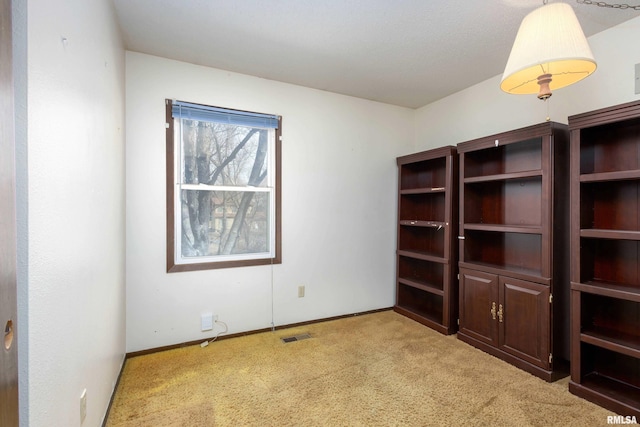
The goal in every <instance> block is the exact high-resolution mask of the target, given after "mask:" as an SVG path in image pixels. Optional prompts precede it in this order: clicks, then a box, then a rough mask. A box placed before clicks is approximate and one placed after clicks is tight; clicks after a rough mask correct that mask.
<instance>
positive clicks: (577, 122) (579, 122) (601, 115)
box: [569, 101, 640, 130]
mask: <svg viewBox="0 0 640 427" xmlns="http://www.w3.org/2000/svg"><path fill="white" fill-rule="evenodd" d="M634 118H640V101H633V102H628V103H626V104H620V105H615V106H612V107H606V108H601V109H599V110H594V111H589V112H587V113H581V114H575V115H573V116H569V130H574V129H582V128H588V127H593V126H599V125H603V124H607V123H614V122H620V121H624V120H629V119H634Z"/></svg>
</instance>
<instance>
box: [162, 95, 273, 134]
mask: <svg viewBox="0 0 640 427" xmlns="http://www.w3.org/2000/svg"><path fill="white" fill-rule="evenodd" d="M171 115H172V116H173V117H174V118H181V119H187V120H198V121H207V122H216V123H228V124H233V125H237V126H246V127H250V128H267V129H277V128H278V116H275V115H273V114H261V113H251V112H247V111H239V110H230V109H227V108H218V107H209V106H207V105H200V104H191V103H188V102H182V101H173V104H172V108H171Z"/></svg>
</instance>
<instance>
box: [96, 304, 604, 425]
mask: <svg viewBox="0 0 640 427" xmlns="http://www.w3.org/2000/svg"><path fill="white" fill-rule="evenodd" d="M305 332H308V333H309V334H311V336H312V338H309V339H305V340H301V341H297V342H292V343H288V344H285V343H283V342H282V341H281V340H280V338H282V337H288V336H292V335H296V334H300V333H305ZM567 381H568V379H564V380H561V381H558V382H556V383H553V384H549V383H546V382H544V381H542V380H540V379H538V378H536V377H534V376H532V375H530V374H528V373H526V372H524V371H521V370H519V369H517V368H515V367H513V366H511V365H509V364H507V363H505V362H502V361H501V360H499V359H497V358H494V357H492V356H489V355H488V354H485V353H483V352H481V351H480V350H477V349H475V348H473V347H471V346H469V345H467V344H465V343H462V342H460V341H459V340H458V339H457V338H456V337H455V336H444V335H440V334H438V333H436V332H434V331H432V330H431V329H429V328H427V327H424V326H422V325H420V324H418V323H416V322H414V321H412V320H410V319H408V318H406V317H404V316H401V315H399V314H397V313H394V312H392V311H384V312H380V313H375V314H368V315H363V316H356V317H350V318H346V319H341V320H335V321H329V322H323V323H317V324H313V325H307V326H304V327H297V328H292V329H286V330H280V331H275V332H267V333H261V334H254V335H249V336H245V337H239V338H231V339H227V340H222V341H217V342H214V343H212V344H211V345H209V346H208V347H205V348H201V347H200V346H198V345H196V346H191V347H186V348H181V349H177V350H170V351H165V352H160V353H155V354H150V355H145V356H139V357H134V358H131V359H128V360H127V362H126V365H125V368H124V372H123V375H122V378H121V380H120V384H119V386H118V390H117V391H116V395H115V397H114V402H113V406H112V408H111V412H110V414H109V415H108V420H107V426H109V427H116V426H126V427H130V426H136V427H138V426H154V427H159V426H448V425H450V426H519V427H522V426H580V427H584V426H601V425H607V415H614V414H612V413H611V412H609V411H606V410H604V409H602V408H600V407H598V406H596V405H594V404H591V403H589V402H587V401H585V400H583V399H580V398H578V397H576V396H573V395H571V394H570V393H569V392H568V391H567Z"/></svg>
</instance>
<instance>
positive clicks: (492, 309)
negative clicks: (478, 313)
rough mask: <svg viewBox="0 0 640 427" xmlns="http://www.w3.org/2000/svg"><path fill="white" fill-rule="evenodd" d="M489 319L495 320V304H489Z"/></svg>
mask: <svg viewBox="0 0 640 427" xmlns="http://www.w3.org/2000/svg"><path fill="white" fill-rule="evenodd" d="M501 307H502V306H501ZM491 317H492V318H493V320H496V303H495V302H492V303H491Z"/></svg>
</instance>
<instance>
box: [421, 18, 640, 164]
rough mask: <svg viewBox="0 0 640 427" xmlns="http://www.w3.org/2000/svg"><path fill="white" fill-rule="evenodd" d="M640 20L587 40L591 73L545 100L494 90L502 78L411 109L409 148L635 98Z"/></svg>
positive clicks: (565, 116)
mask: <svg viewBox="0 0 640 427" xmlns="http://www.w3.org/2000/svg"><path fill="white" fill-rule="evenodd" d="M637 40H640V17H638V18H634V19H632V20H630V21H627V22H625V23H623V24H620V25H618V26H616V27H614V28H611V29H609V30H607V31H603V32H601V33H598V34H596V35H594V36H591V37H590V38H589V45H590V46H591V50H592V52H593V54H594V56H595V58H596V62H597V63H598V68H597V70H596V72H595V73H594V74H593V75H591V76H589V77H587V78H586V79H584V80H582V81H581V82H579V83H576V84H574V85H572V86H568V87H566V88H563V89H559V90H557V91H555V92H554V94H553V96H552V97H551V98H550V99H549V100H548V101H546V103H545V102H543V101H540V100H539V99H537V98H536V96H535V95H528V96H525V95H510V94H506V93H504V92H502V91H501V90H500V79H501V78H502V75H499V76H495V77H494V78H491V79H489V80H486V81H484V82H482V83H479V84H477V85H475V86H472V87H470V88H467V89H465V90H463V91H461V92H458V93H456V94H454V95H451V96H449V97H447V98H444V99H441V100H440V101H437V102H434V103H432V104H429V105H426V106H424V107H422V108H420V109H418V110H416V134H415V150H416V151H419V150H424V149H428V148H433V147H439V146H442V145H456V144H457V143H460V142H464V141H467V140H470V139H474V138H479V137H484V136H489V135H492V134H495V133H499V132H504V131H509V130H512V129H518V128H521V127H524V126H529V125H533V124H537V123H541V122H543V121H544V120H545V119H546V117H547V116H549V117H550V118H551V120H553V121H556V122H560V123H567V119H568V117H569V116H571V115H573V114H579V113H583V112H586V111H592V110H595V109H598V108H604V107H608V106H611V105H617V104H621V103H625V102H630V101H633V100H637V99H640V95H636V94H634V84H635V81H634V69H635V68H634V67H635V64H637V63H640V43H638V42H637Z"/></svg>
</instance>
